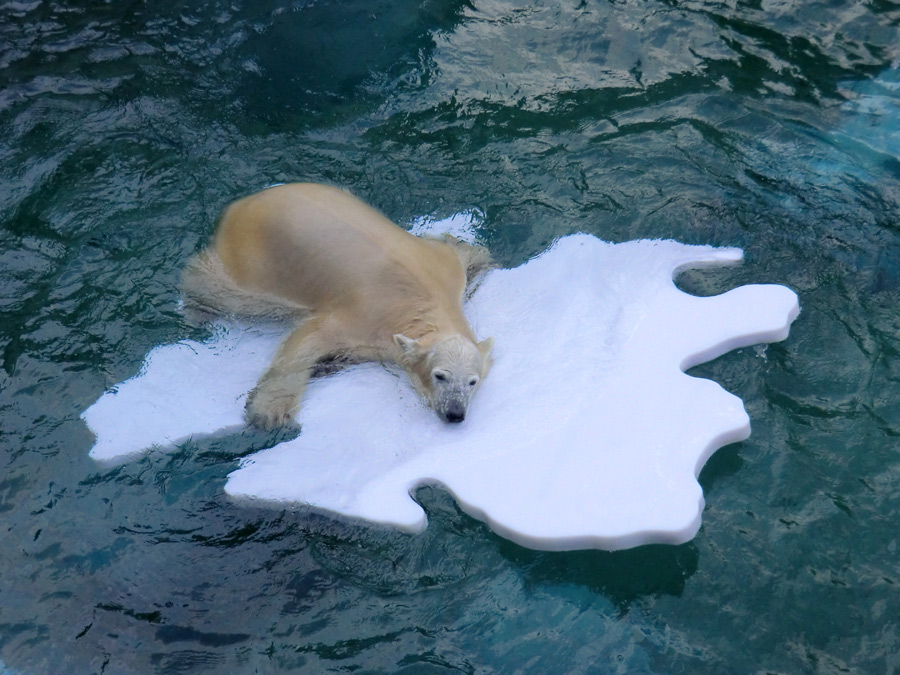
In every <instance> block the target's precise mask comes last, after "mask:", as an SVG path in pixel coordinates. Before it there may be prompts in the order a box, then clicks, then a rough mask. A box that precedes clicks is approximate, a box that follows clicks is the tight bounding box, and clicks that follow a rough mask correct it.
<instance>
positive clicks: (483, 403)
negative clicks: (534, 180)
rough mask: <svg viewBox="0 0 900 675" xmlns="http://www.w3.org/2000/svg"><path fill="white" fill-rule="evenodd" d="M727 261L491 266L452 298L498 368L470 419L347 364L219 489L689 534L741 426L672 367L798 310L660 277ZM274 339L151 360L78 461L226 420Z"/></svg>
mask: <svg viewBox="0 0 900 675" xmlns="http://www.w3.org/2000/svg"><path fill="white" fill-rule="evenodd" d="M740 259H741V251H740V250H739V249H731V248H714V247H709V246H687V245H684V244H680V243H677V242H673V241H632V242H627V243H623V244H610V243H606V242H603V241H601V240H599V239H596V238H594V237H591V236H588V235H572V236H569V237H565V238H563V239H561V240H559V241H558V242H557V243H556V244H555V245H554V246H553V247H552V248H551V249H550V250H548V251H547V252H545V253H544V254H542V255H541V256H540V257H538V258H535V259H534V260H531V261H529V262H528V263H526V264H524V265H522V266H520V267H517V268H515V269H509V270H494V271H491V272H489V273H488V274H487V275H486V276H485V278H484V279H483V280H482V282H481V284H480V286H479V287H478V288H477V290H476V291H475V292H474V294H473V295H472V297H471V299H470V300H469V302H468V303H467V306H466V311H467V314H468V316H469V318H470V320H471V323H472V326H473V328H474V329H475V331H476V333H477V334H478V335H480V336H482V337H486V336H493V337H494V345H495V346H494V357H495V363H494V367H493V369H492V371H491V373H490V375H489V376H488V377H487V378H486V379H485V381H484V383H483V385H482V387H481V389H480V391H479V392H478V394H477V395H476V396H475V398H474V399H473V403H472V406H471V408H470V411H469V415H468V417H467V418H466V421H465V422H463V423H462V424H459V425H447V424H444V423H442V422H440V421H439V420H438V419H437V418H436V417H435V416H434V414H432V413H431V412H430V411H429V410H428V409H426V408H425V406H424V404H422V403H421V401H420V400H419V399H418V397H417V396H416V394H415V392H414V391H413V389H412V387H411V386H410V385H409V383H408V382H407V380H406V379H405V378H404V377H403V376H402V374H401V373H400V372H399V371H394V370H392V369H389V368H385V367H383V366H380V365H378V364H366V365H362V366H357V367H354V368H351V369H349V370H347V371H344V372H342V373H340V374H338V375H335V376H331V377H327V378H323V379H320V380H317V381H314V382H313V383H312V384H311V386H310V387H309V389H308V390H307V392H306V395H305V398H304V402H303V407H302V409H301V412H300V421H301V422H302V425H303V430H302V432H301V433H300V435H299V436H298V437H297V438H295V439H294V440H291V441H287V442H284V443H281V444H279V445H276V446H275V447H272V448H269V449H267V450H263V451H260V452H257V453H255V454H253V455H251V456H249V457H247V458H245V459H244V460H242V461H241V464H240V467H239V468H238V469H237V470H236V471H234V472H233V473H231V474H230V475H229V477H228V481H227V483H226V485H225V490H226V491H227V492H228V493H229V494H230V495H232V496H234V497H237V498H254V499H260V500H271V501H276V502H303V503H306V504H309V505H311V506H313V507H315V508H317V509H322V510H325V511H329V512H333V513H336V514H343V515H344V516H348V517H351V518H358V519H363V520H366V521H371V522H374V523H382V524H386V525H389V526H392V527H396V528H400V529H402V530H407V531H410V532H417V531H421V530H422V529H424V528H425V526H426V524H427V522H426V517H425V513H424V511H423V510H422V508H421V507H420V506H419V505H418V504H416V502H415V501H414V500H413V499H412V497H411V494H412V493H413V492H414V491H415V490H416V488H417V487H419V486H422V485H429V484H439V485H442V486H444V487H445V488H446V489H447V490H448V491H449V492H450V493H451V494H452V495H453V496H454V497H455V499H456V500H457V502H458V503H459V505H460V506H461V508H462V509H463V510H465V511H466V512H467V513H469V514H471V515H472V516H474V517H476V518H478V519H480V520H482V521H484V522H486V523H488V524H489V526H490V527H491V528H492V529H493V530H494V531H496V532H497V533H498V534H500V535H501V536H503V537H506V538H508V539H510V540H512V541H515V542H517V543H519V544H522V545H524V546H528V547H530V548H536V549H545V550H571V549H582V548H599V549H607V550H614V549H621V548H628V547H632V546H637V545H641V544H645V543H673V544H674V543H681V542H685V541H687V540H689V539H691V538H692V537H693V536H694V535H695V534H696V532H697V530H698V528H699V526H700V516H701V512H702V510H703V505H704V502H703V494H702V490H701V488H700V486H699V484H698V483H697V480H696V479H697V475H698V474H699V472H700V469H701V468H702V466H703V464H704V462H705V461H706V460H707V459H708V458H709V456H710V455H711V454H712V453H713V452H714V451H715V450H717V449H718V448H720V447H722V446H723V445H726V444H729V443H733V442H736V441H740V440H743V439H745V438H746V437H747V436H748V435H749V433H750V423H749V419H748V417H747V414H746V412H745V411H744V407H743V404H742V402H741V400H740V399H739V398H737V397H735V396H733V395H732V394H729V393H728V392H726V391H725V390H724V389H722V388H721V387H720V386H719V385H718V384H716V383H715V382H712V381H710V380H705V379H700V378H696V377H691V376H688V375H686V374H685V372H684V371H685V370H686V369H688V368H690V367H691V366H694V365H697V364H699V363H702V362H704V361H708V360H710V359H713V358H715V357H717V356H719V355H721V354H724V353H725V352H728V351H730V350H733V349H737V348H740V347H745V346H749V345H752V344H757V343H765V342H773V341H778V340H782V339H784V338H785V337H787V334H788V329H789V327H790V324H791V322H792V321H793V320H794V318H795V317H796V316H797V314H798V312H799V305H798V302H797V296H796V295H795V294H794V293H793V291H791V290H789V289H787V288H785V287H783V286H777V285H750V286H741V287H738V288H735V289H734V290H731V291H729V292H727V293H724V294H722V295H718V296H714V297H702V298H701V297H696V296H692V295H689V294H687V293H684V292H683V291H681V290H679V289H678V288H677V287H676V286H675V284H674V281H673V279H674V277H675V276H676V275H677V274H678V272H679V271H681V270H684V269H688V268H698V267H704V266H717V265H726V264H730V263H734V262H737V261H739V260H740ZM281 335H282V333H279V332H278V331H276V330H273V329H263V328H259V327H247V326H238V325H235V324H226V323H220V324H218V326H217V330H216V332H215V334H214V336H213V337H212V338H211V339H210V340H208V341H206V342H204V343H193V342H185V343H179V344H175V345H169V346H164V347H159V348H157V349H154V350H153V351H152V352H151V353H150V354H149V355H148V357H147V360H146V362H145V364H144V366H143V368H142V369H141V371H140V373H139V374H138V375H137V376H135V377H134V378H132V379H131V380H128V381H127V382H124V383H122V384H120V385H118V387H116V388H115V389H114V390H113V391H110V392H108V393H106V394H104V395H103V396H102V397H101V398H100V399H99V400H98V401H97V402H96V403H95V404H94V405H93V406H92V407H91V408H89V409H88V410H87V411H85V413H84V414H83V417H84V419H85V421H86V422H87V424H88V426H89V427H90V428H91V429H92V430H93V431H94V433H95V434H96V437H97V441H96V444H95V445H94V448H93V449H92V450H91V455H92V456H93V457H95V458H96V459H98V460H106V461H110V460H120V459H123V458H126V457H128V456H133V455H134V454H135V453H136V452H140V451H142V450H144V449H147V448H149V447H151V446H154V445H156V446H174V445H176V444H178V443H179V442H180V441H183V440H185V439H187V438H189V437H191V436H194V437H196V436H198V435H201V434H211V433H221V432H222V431H227V430H228V429H230V428H232V427H233V428H239V427H240V426H241V425H242V424H243V421H242V415H243V406H244V401H245V397H246V393H247V391H249V390H250V389H251V388H252V387H253V386H254V384H255V382H256V379H257V377H258V376H259V374H260V373H261V372H262V371H263V369H264V368H265V367H266V364H267V363H268V362H269V359H270V358H271V356H272V354H273V353H274V351H275V349H276V347H277V344H278V341H279V339H280V337H281Z"/></svg>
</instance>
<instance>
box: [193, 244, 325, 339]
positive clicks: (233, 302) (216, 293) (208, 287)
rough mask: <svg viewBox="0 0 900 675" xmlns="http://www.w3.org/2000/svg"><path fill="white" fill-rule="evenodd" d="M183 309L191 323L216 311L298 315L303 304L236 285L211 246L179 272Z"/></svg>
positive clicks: (255, 315)
mask: <svg viewBox="0 0 900 675" xmlns="http://www.w3.org/2000/svg"><path fill="white" fill-rule="evenodd" d="M181 293H182V297H183V300H184V312H185V314H186V315H187V316H188V318H189V319H191V320H192V321H194V322H195V323H203V322H204V321H209V320H210V319H213V318H215V317H216V316H220V315H223V314H224V315H231V316H238V317H253V318H262V319H272V320H276V321H278V320H285V319H297V318H302V317H303V316H304V315H306V314H308V313H309V310H307V309H306V308H305V307H300V306H299V305H294V304H292V303H290V302H288V301H287V300H282V299H281V298H276V297H274V296H270V295H266V294H264V293H257V292H254V291H250V290H247V289H244V288H242V287H241V286H239V285H238V284H237V283H236V282H235V281H234V280H233V279H232V278H231V276H230V275H229V274H228V272H227V271H226V270H225V266H224V265H223V264H222V260H221V259H220V258H219V256H218V255H216V252H215V251H214V250H213V249H206V250H205V251H201V252H200V253H198V254H197V255H195V256H194V257H192V258H191V259H190V260H189V261H188V263H187V265H185V267H184V271H183V272H182V275H181Z"/></svg>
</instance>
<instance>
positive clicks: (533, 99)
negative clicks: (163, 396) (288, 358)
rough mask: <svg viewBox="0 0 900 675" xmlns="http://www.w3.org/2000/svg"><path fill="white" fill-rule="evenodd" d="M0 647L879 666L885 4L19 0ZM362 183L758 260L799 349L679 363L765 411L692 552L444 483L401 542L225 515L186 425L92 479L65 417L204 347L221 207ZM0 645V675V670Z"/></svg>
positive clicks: (13, 657) (7, 253) (376, 658)
mask: <svg viewBox="0 0 900 675" xmlns="http://www.w3.org/2000/svg"><path fill="white" fill-rule="evenodd" d="M0 17H2V18H0V134H2V138H3V139H4V142H3V143H2V144H0V177H2V178H0V308H2V312H3V314H2V317H3V318H2V321H0V359H2V361H0V362H2V366H3V367H2V368H0V439H2V444H0V447H2V449H3V452H4V455H3V456H4V458H5V460H4V465H3V469H2V470H0V518H2V523H3V525H4V527H2V528H0V544H2V545H0V552H2V553H0V555H2V562H0V584H2V586H0V589H2V596H0V597H2V601H0V658H2V660H3V662H5V663H6V664H7V666H8V667H9V668H11V669H14V670H15V671H16V672H22V673H45V672H59V671H60V668H61V667H63V666H65V668H64V669H65V670H66V671H67V672H115V673H129V672H134V673H146V672H183V671H191V672H254V671H258V672H273V671H274V672H287V671H291V670H300V671H302V670H304V669H306V670H307V671H308V672H324V671H328V670H346V669H351V668H358V669H360V670H362V671H364V672H366V671H369V672H378V671H382V672H383V671H391V672H394V671H397V672H403V671H404V670H405V671H407V672H439V671H441V670H448V669H457V670H462V671H464V672H517V671H519V670H522V671H526V670H527V671H531V670H535V671H550V670H552V671H556V672H564V671H565V672H629V673H634V672H659V673H674V672H692V673H703V672H709V673H719V672H756V671H758V670H760V671H764V670H772V671H778V672H830V671H836V670H848V671H850V672H890V671H891V669H895V668H896V664H895V663H894V662H893V661H892V659H894V658H895V657H894V656H893V655H894V654H895V653H896V641H897V637H896V631H895V629H894V623H895V618H896V616H897V614H898V610H900V606H898V600H897V598H896V593H895V592H894V590H895V587H896V584H897V582H898V579H897V572H896V556H897V551H896V548H897V536H896V531H897V527H896V524H897V521H896V513H897V512H898V506H900V504H898V497H897V494H898V490H897V484H898V481H900V471H898V461H897V456H896V447H897V444H896V442H895V439H896V438H897V437H898V434H900V395H898V394H897V386H896V385H897V383H898V382H900V370H898V365H897V364H898V362H900V360H898V358H897V356H898V350H897V348H896V347H895V344H896V339H897V335H898V333H900V318H898V317H900V313H898V311H897V310H898V307H897V304H898V299H900V262H898V261H900V238H898V223H900V208H898V194H900V190H898V187H900V185H898V183H900V164H898V146H897V138H898V133H900V132H898V128H900V124H898V119H900V116H898V91H897V85H896V83H897V67H898V66H897V64H898V61H900V54H898V47H897V45H900V39H898V37H900V36H898V35H897V33H898V29H897V26H898V20H900V14H898V10H897V9H896V7H895V6H893V5H891V4H890V3H881V2H872V3H869V4H866V5H859V4H857V3H850V2H831V3H807V2H761V3H706V2H684V3H676V2H657V3H650V4H648V3H633V2H620V3H598V2H581V3H576V2H572V3H568V4H565V5H564V6H560V5H559V3H546V4H543V3H534V4H532V5H529V6H522V5H521V3H520V4H514V3H504V2H477V1H476V2H474V3H471V4H470V3H464V2H453V1H443V2H412V1H411V0H406V1H395V2H387V1H384V2H376V3H372V2H362V1H356V2H342V3H338V2H318V3H311V2H297V3H293V4H283V5H282V4H280V3H276V2H271V1H270V2H264V3H254V5H253V6H252V8H249V7H248V8H246V9H243V8H236V7H235V6H232V5H231V4H227V3H221V2H216V1H213V0H210V1H209V2H198V3H193V4H192V6H191V7H190V8H178V9H176V8H171V7H168V6H158V7H157V6H146V5H145V4H144V3H141V2H127V3H115V4H112V5H105V6H97V7H90V8H88V7H86V6H85V7H72V6H70V5H63V4H62V3H55V2H43V1H40V0H34V1H33V2H8V3H5V4H3V5H2V13H0ZM297 179H309V180H319V181H326V182H330V183H335V184H339V185H343V186H346V187H349V188H352V189H353V190H354V191H355V192H356V193H358V194H360V195H361V196H363V197H365V198H366V199H368V200H370V201H371V202H373V203H375V204H376V205H378V206H379V207H381V208H382V209H384V210H385V211H386V212H387V213H388V215H390V216H391V217H392V218H394V219H395V220H398V221H401V222H409V221H411V220H412V219H414V218H416V217H419V216H423V215H428V216H433V217H444V216H447V215H450V214H453V213H457V212H460V211H464V210H467V209H478V210H480V212H482V213H484V215H485V225H484V227H483V230H482V233H481V234H482V236H483V237H485V239H486V240H487V242H488V243H489V245H490V246H491V248H492V249H493V250H494V251H495V254H496V255H497V257H498V258H499V259H501V260H502V261H503V262H504V263H506V264H510V265H513V264H518V263H520V262H522V261H523V260H525V259H527V258H528V257H529V256H532V255H534V254H536V253H538V252H539V251H541V250H542V249H543V248H544V247H545V246H546V245H547V244H548V243H549V242H550V241H552V240H553V239H554V238H555V237H557V236H560V235H563V234H568V233H571V232H575V231H586V232H590V233H593V234H596V235H597V236H600V237H602V238H605V239H608V240H612V241H621V240H626V239H632V238H639V237H671V238H676V239H680V240H682V241H685V242H687V243H710V244H718V245H737V246H742V247H743V248H744V249H745V252H746V258H747V262H746V263H745V264H744V265H743V266H742V267H740V268H736V269H730V270H725V271H720V272H716V273H713V274H710V273H704V274H699V273H692V274H690V275H686V276H685V278H683V279H682V280H681V282H680V283H681V285H682V287H683V288H685V289H686V290H689V291H692V292H696V293H716V292H720V291H722V290H725V289H727V288H729V287H731V286H734V285H737V284H739V283H755V282H777V283H784V284H787V285H789V286H791V287H792V288H793V289H795V290H796V291H797V292H798V293H799V294H800V299H801V303H802V305H803V314H802V315H801V318H800V319H799V320H798V321H797V322H796V323H795V325H794V327H793V329H792V333H791V337H790V338H789V339H788V340H787V341H786V342H785V343H781V344H778V345H773V346H770V347H768V348H767V349H766V350H764V351H762V352H760V351H758V350H744V351H742V352H739V353H735V354H730V355H727V356H726V357H723V358H722V359H719V360H717V361H715V362H713V363H711V364H707V365H705V366H702V367H701V368H698V369H696V371H695V372H696V374H699V375H702V376H706V377H711V378H713V379H715V380H716V381H718V382H720V383H721V384H722V385H723V386H725V388H726V389H728V390H729V391H732V392H734V393H736V394H737V395H739V396H740V397H741V398H743V399H744V401H745V403H746V406H747V409H748V412H749V414H750V417H751V420H752V421H753V435H752V436H751V438H750V439H749V440H748V441H747V442H745V443H742V444H740V445H737V446H732V447H729V448H725V449H723V450H721V451H719V452H718V453H717V454H716V455H714V456H713V458H712V459H711V460H710V462H709V463H708V465H707V467H706V469H705V470H704V473H703V475H702V476H701V479H702V480H701V482H702V483H703V487H704V491H705V493H706V500H707V510H706V513H705V514H704V527H703V529H702V530H701V532H700V534H699V535H698V537H697V538H696V539H695V540H694V541H693V542H691V543H690V544H687V545H684V546H679V547H667V546H650V547H642V548H639V549H635V550H632V551H625V552H619V553H603V552H577V553H566V554H548V553H538V552H533V551H527V550H524V549H521V548H519V547H516V546H514V545H512V544H510V543H508V542H505V541H503V540H502V539H499V538H498V537H496V536H494V535H493V534H491V533H490V532H489V531H488V530H487V528H485V527H484V526H482V525H481V524H479V523H477V522H475V521H473V520H471V519H470V518H468V517H466V516H464V515H462V514H461V513H460V512H459V510H458V509H457V508H456V507H455V506H454V505H453V503H452V500H450V499H449V497H448V496H447V495H446V494H444V493H442V492H441V491H439V490H434V489H426V490H422V491H421V492H420V493H419V494H418V497H419V499H420V500H421V501H422V503H423V505H424V506H425V507H426V510H427V511H428V515H429V520H430V526H429V528H428V530H427V531H426V532H425V533H424V534H423V535H421V536H418V537H409V536H405V535H399V534H396V533H392V532H386V531H380V530H372V529H369V528H363V527H358V526H355V525H350V524H345V523H339V522H334V521H330V520H328V519H325V518H321V517H316V516H310V515H309V514H306V513H304V512H302V511H291V510H287V511H284V512H276V511H271V510H264V509H253V508H247V507H244V506H237V505H234V504H232V503H230V502H228V501H227V500H226V499H225V498H224V497H223V493H222V485H223V483H224V479H225V476H226V474H227V473H229V472H230V471H231V470H233V468H234V466H235V461H236V460H237V459H238V458H239V457H241V456H243V455H245V454H247V453H249V452H252V451H253V450H256V449H260V448H262V447H265V446H266V445H267V444H269V443H272V442H273V441H275V440H277V439H275V438H272V437H265V436H263V435H257V434H252V433H245V434H243V435H239V436H232V437H227V438H223V439H218V440H209V441H203V442H194V443H189V444H187V445H186V446H185V447H184V448H183V449H182V450H181V451H180V452H177V453H174V454H172V455H166V456H162V455H153V456H148V457H145V458H142V459H140V460H137V461H135V462H132V463H130V464H127V465H125V466H122V467H118V468H114V469H109V468H104V467H102V466H99V465H96V464H94V463H92V462H91V461H90V460H89V459H88V457H87V452H88V450H89V448H90V445H91V439H90V437H89V434H88V432H87V430H86V429H85V428H84V426H83V423H81V422H80V420H79V413H80V412H81V411H82V410H83V409H84V408H85V407H87V405H89V404H90V403H91V402H93V401H94V400H95V399H96V398H97V396H98V395H99V393H100V392H102V391H103V390H104V388H105V387H107V386H109V385H110V384H113V383H115V382H119V381H121V380H123V379H125V378H127V377H129V376H130V375H132V374H134V372H135V370H136V369H137V367H138V366H139V364H140V362H141V360H142V358H143V356H144V355H145V354H146V352H147V351H148V350H149V349H150V348H151V347H153V346H155V345H157V344H161V343H163V342H169V341H173V340H177V339H181V338H184V337H188V336H194V337H196V335H194V333H193V332H192V329H190V328H189V327H188V326H186V325H185V324H184V322H183V321H182V319H181V317H180V314H179V313H178V310H177V302H178V296H177V290H176V283H177V278H178V272H179V269H180V267H181V265H182V264H183V263H184V261H185V260H186V259H187V257H188V256H189V255H190V254H191V253H192V252H193V251H194V250H196V249H197V247H198V246H200V245H201V244H202V242H203V241H205V239H206V237H207V236H208V235H209V233H210V232H211V230H212V228H213V225H214V222H215V218H216V216H217V213H218V211H219V210H220V209H221V207H222V206H223V205H224V204H225V203H227V202H228V201H230V200H231V199H233V198H235V197H237V196H240V195H242V194H246V193H247V192H250V191H253V190H255V189H258V188H260V187H262V186H264V185H268V184H271V183H275V182H284V181H289V180H297ZM2 668H3V666H2V664H0V670H2Z"/></svg>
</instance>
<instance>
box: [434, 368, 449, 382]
mask: <svg viewBox="0 0 900 675" xmlns="http://www.w3.org/2000/svg"><path fill="white" fill-rule="evenodd" d="M434 379H436V380H437V381H438V382H446V381H447V373H445V372H444V371H443V370H436V371H434Z"/></svg>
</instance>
